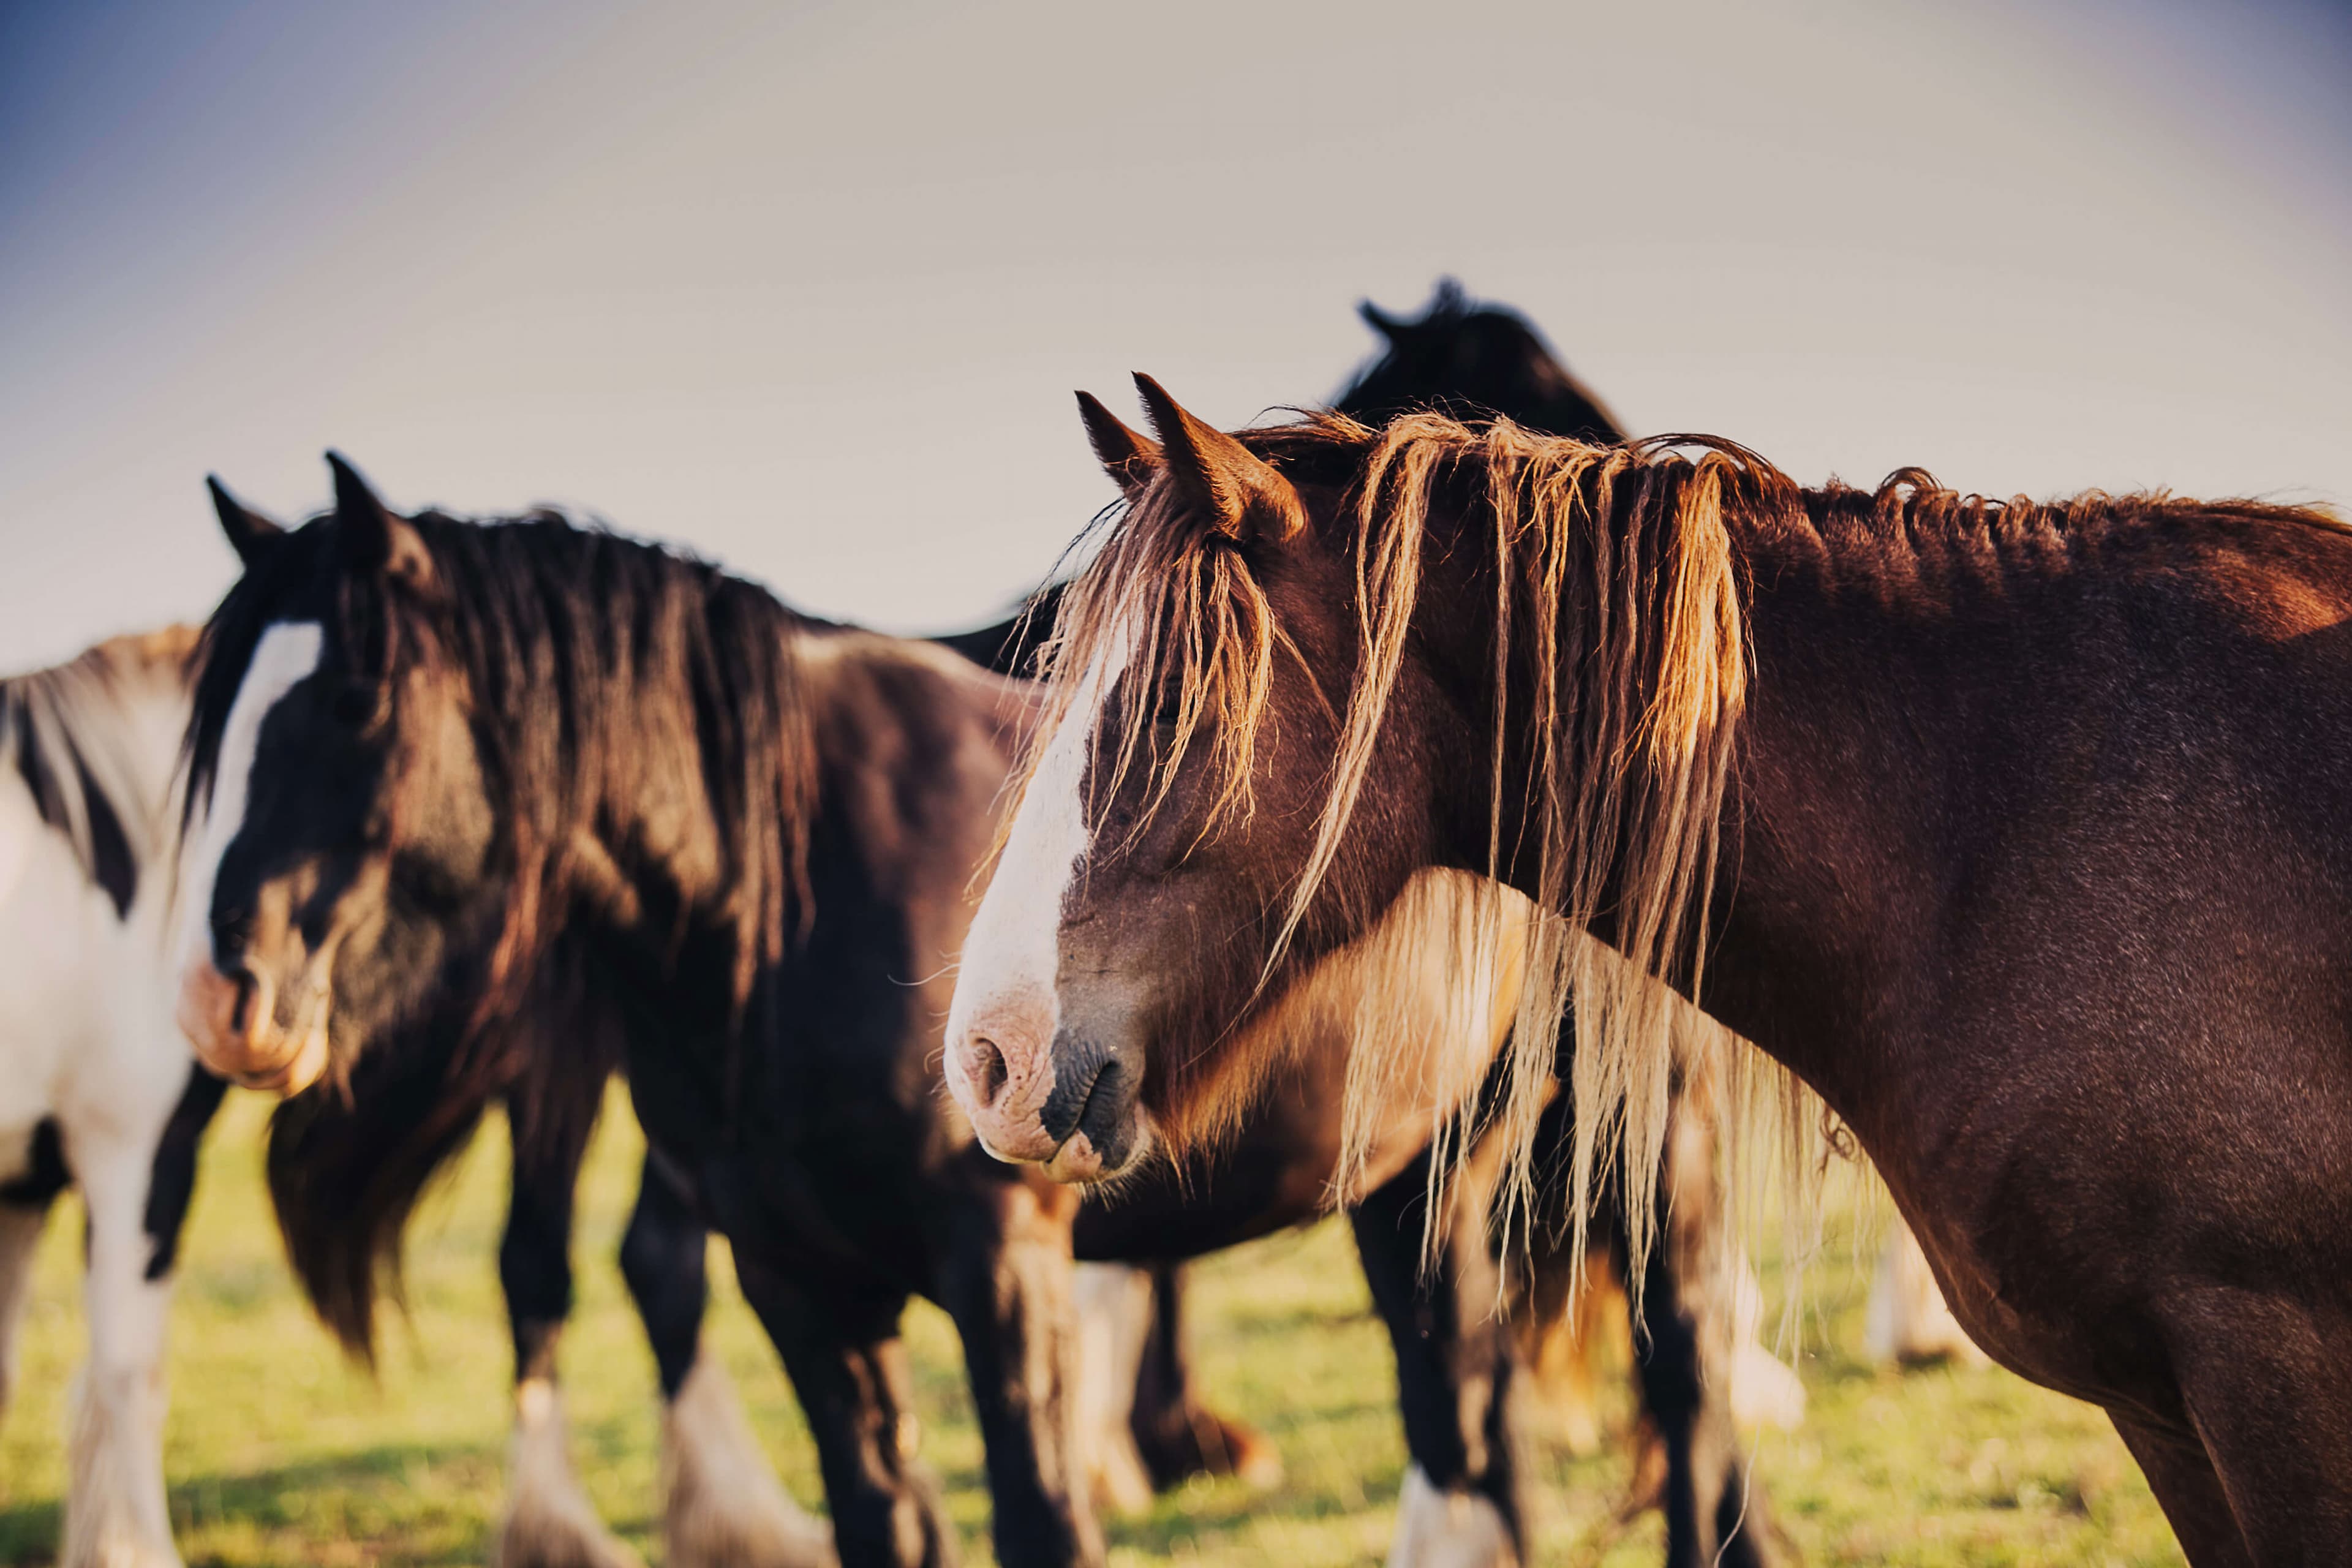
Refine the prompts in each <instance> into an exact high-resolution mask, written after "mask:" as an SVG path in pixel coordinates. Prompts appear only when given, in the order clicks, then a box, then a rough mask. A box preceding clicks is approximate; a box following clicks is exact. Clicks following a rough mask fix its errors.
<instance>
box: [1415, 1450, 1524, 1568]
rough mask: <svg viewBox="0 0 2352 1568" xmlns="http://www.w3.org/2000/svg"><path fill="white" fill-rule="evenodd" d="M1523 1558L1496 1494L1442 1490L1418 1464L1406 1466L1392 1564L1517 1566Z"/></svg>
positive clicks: (1435, 1567)
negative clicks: (1514, 1548)
mask: <svg viewBox="0 0 2352 1568" xmlns="http://www.w3.org/2000/svg"><path fill="white" fill-rule="evenodd" d="M1518 1561H1519V1554H1518V1553H1517V1552H1516V1551H1515V1550H1513V1549H1512V1546H1511V1531H1510V1527H1509V1526H1507V1525H1506V1524H1505V1523H1504V1522H1503V1510H1500V1509H1498V1508H1496V1506H1495V1502H1494V1500H1493V1499H1492V1498H1489V1497H1486V1496H1485V1495H1484V1494H1482V1493H1478V1492H1469V1491H1458V1492H1442V1491H1439V1490H1438V1489H1437V1487H1436V1485H1435V1483H1433V1481H1431V1480H1430V1479H1429V1477H1428V1476H1427V1475H1426V1474H1424V1473H1423V1470H1422V1468H1421V1467H1420V1466H1419V1465H1414V1466H1413V1467H1412V1468H1410V1469H1408V1470H1406V1471H1405V1474H1404V1489H1403V1490H1402V1492H1401V1493H1399V1494H1398V1497H1397V1523H1396V1538H1395V1540H1394V1541H1393V1542H1391V1543H1390V1546H1389V1568H1517V1564H1518Z"/></svg>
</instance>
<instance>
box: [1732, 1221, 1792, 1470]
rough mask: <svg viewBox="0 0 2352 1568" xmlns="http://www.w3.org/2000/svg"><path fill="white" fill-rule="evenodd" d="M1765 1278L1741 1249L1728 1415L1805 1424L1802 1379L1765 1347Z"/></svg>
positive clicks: (1767, 1423) (1776, 1426)
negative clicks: (1757, 1271)
mask: <svg viewBox="0 0 2352 1568" xmlns="http://www.w3.org/2000/svg"><path fill="white" fill-rule="evenodd" d="M1763 1329H1764V1282H1763V1281H1762V1280H1760V1279H1757V1278H1756V1266H1755V1265H1754V1264H1752V1263H1750V1262H1749V1261H1748V1254H1747V1252H1746V1250H1745V1249H1743V1250H1742V1251H1741V1252H1740V1254H1739V1258H1738V1266H1737V1267H1736V1268H1734V1269H1733V1271H1732V1276H1731V1343H1732V1352H1731V1418H1732V1419H1733V1420H1734V1421H1736V1422H1738V1424H1739V1425H1740V1426H1744V1427H1747V1428H1748V1430H1750V1431H1761V1430H1764V1429H1766V1428H1768V1427H1769V1428H1770V1429H1772V1430H1775V1431H1780V1432H1793V1431H1795V1430H1796V1429H1797V1428H1798V1427H1800V1426H1803V1425H1804V1424H1805V1380H1804V1379H1802V1378H1801V1377H1799V1376H1798V1375H1797V1374H1796V1373H1795V1371H1794V1370H1793V1369H1791V1368H1790V1366H1789V1364H1788V1363H1786V1362H1783V1361H1782V1360H1781V1359H1780V1357H1779V1356H1776V1355H1774V1354H1773V1353H1772V1352H1770V1351H1769V1350H1766V1349H1765V1348H1764V1342H1763V1339H1762V1337H1761V1336H1762V1333H1763Z"/></svg>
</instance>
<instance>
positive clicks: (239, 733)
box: [173, 621, 326, 973]
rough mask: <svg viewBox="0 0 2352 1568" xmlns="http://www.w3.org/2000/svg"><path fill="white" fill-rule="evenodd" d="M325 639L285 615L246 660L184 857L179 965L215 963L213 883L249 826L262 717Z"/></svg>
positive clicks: (313, 667)
mask: <svg viewBox="0 0 2352 1568" xmlns="http://www.w3.org/2000/svg"><path fill="white" fill-rule="evenodd" d="M325 643H326V637H325V633H324V632H323V631H322V630H321V629H320V626H319V623H318V622H316V621H281V622H279V623H278V624H277V625H276V626H271V627H269V628H268V630H266V631H264V632H263V633H262V634H261V641H260V642H259V643H258V644H257V645H256V647H254V650H253V661H252V662H251V663H250V664H248V665H247V666H246V669H245V679H244V680H243V681H242V682H241V683H240V684H239V685H238V687H237V689H236V701H235V702H233V703H231V704H230V705H229V710H228V721H227V722H226V724H224V725H223V726H222V727H221V742H220V752H219V755H218V757H217V759H216V760H215V764H214V768H213V791H212V803H211V805H209V806H207V807H206V808H205V813H204V823H203V826H202V827H201V828H200V829H199V830H198V831H197V832H196V833H195V834H194V836H193V837H192V838H191V839H190V841H189V845H188V847H187V848H185V849H184V851H183V852H182V853H183V857H184V858H182V860H181V862H180V940H179V943H178V946H177V949H176V951H175V952H174V954H173V957H174V958H175V960H176V961H177V967H178V971H179V972H180V973H186V971H187V968H188V966H189V965H190V964H192V963H211V962H212V914H213V885H214V883H215V881H216V880H217V879H219V876H220V865H221V859H222V858H223V857H224V856H226V854H227V853H228V847H229V846H230V845H231V844H233V843H235V842H236V835H237V830H238V829H239V828H241V827H243V826H245V810H246V804H247V798H248V796H249V795H250V794H251V791H252V787H253V760H254V753H255V752H257V751H258V750H259V749H260V747H261V726H262V721H264V720H266V719H268V717H269V711H270V710H271V709H273V708H275V707H277V706H278V703H279V702H281V701H283V700H285V697H286V694H287V693H288V692H289V691H291V690H292V689H294V688H295V687H296V686H298V685H299V684H301V682H303V681H304V680H306V679H309V678H310V676H311V675H312V674H314V673H316V671H317V670H318V668H319V659H320V655H321V653H322V652H323V650H324V647H325Z"/></svg>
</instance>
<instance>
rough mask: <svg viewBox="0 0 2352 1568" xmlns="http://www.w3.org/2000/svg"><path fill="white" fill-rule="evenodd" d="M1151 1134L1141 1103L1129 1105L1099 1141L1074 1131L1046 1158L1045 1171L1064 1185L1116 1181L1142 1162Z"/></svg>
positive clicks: (1084, 1132)
mask: <svg viewBox="0 0 2352 1568" xmlns="http://www.w3.org/2000/svg"><path fill="white" fill-rule="evenodd" d="M1152 1137H1153V1134H1152V1129H1151V1118H1150V1114H1149V1113H1148V1112H1147V1111H1145V1110H1143V1108H1142V1107H1140V1106H1133V1107H1130V1108H1129V1110H1127V1112H1126V1114H1125V1115H1124V1117H1123V1118H1122V1119H1121V1120H1120V1121H1119V1122H1118V1124H1117V1126H1116V1127H1115V1128H1114V1129H1113V1131H1111V1133H1110V1134H1109V1136H1108V1137H1106V1138H1105V1139H1104V1140H1103V1141H1102V1142H1101V1143H1100V1144H1099V1145H1097V1142H1095V1138H1094V1136H1093V1135H1092V1134H1091V1133H1089V1132H1087V1131H1083V1130H1081V1131H1076V1132H1073V1133H1071V1134H1070V1135H1069V1137H1068V1138H1066V1139H1065V1140H1064V1141H1063V1142H1062V1146H1061V1147H1060V1148H1058V1149H1056V1150H1055V1151H1054V1155H1053V1158H1052V1159H1050V1160H1047V1161H1046V1162H1045V1174H1046V1175H1047V1176H1048V1177H1050V1178H1051V1179H1052V1180H1054V1181H1056V1182H1060V1183H1062V1184H1064V1185H1065V1186H1091V1185H1093V1184H1096V1183H1098V1182H1110V1181H1116V1180H1118V1178H1119V1177H1121V1176H1123V1175H1126V1174H1127V1173H1129V1172H1130V1171H1132V1170H1134V1169H1135V1168H1136V1167H1137V1166H1139V1165H1140V1164H1141V1163H1143V1161H1144V1159H1145V1157H1146V1156H1147V1155H1149V1154H1150V1152H1151V1144H1152Z"/></svg>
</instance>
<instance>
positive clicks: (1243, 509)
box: [1135, 372, 1307, 543]
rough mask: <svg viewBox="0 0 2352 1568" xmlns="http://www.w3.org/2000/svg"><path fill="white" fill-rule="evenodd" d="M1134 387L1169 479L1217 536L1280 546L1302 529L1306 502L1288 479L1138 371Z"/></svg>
mask: <svg viewBox="0 0 2352 1568" xmlns="http://www.w3.org/2000/svg"><path fill="white" fill-rule="evenodd" d="M1135 386H1136V390H1137V391H1139V392H1140V393H1141V394H1142V395H1143V406H1144V408H1145V409H1146V410H1147V411H1148V412H1149V413H1150V416H1151V427H1152V428H1153V429H1154V430H1156V431H1158V432H1159V433H1160V445H1161V447H1162V448H1163V450H1164V451H1165V453H1166V457H1167V463H1168V472H1169V475H1170V477H1171V478H1172V479H1175V481H1176V484H1177V486H1178V488H1179V489H1181V490H1182V492H1183V494H1184V498H1185V500H1189V501H1191V502H1192V504H1193V505H1194V506H1196V507H1198V508H1200V510H1202V511H1204V512H1206V513H1208V515H1209V517H1210V520H1211V521H1212V523H1213V526H1214V527H1215V528H1216V530H1217V531H1218V532H1220V533H1226V534H1231V535H1232V536H1233V537H1234V538H1235V539H1247V538H1249V537H1250V536H1251V535H1252V534H1253V533H1254V532H1255V533H1262V534H1264V535H1265V536H1266V537H1268V538H1270V539H1272V540H1274V541H1275V542H1277V543H1280V542H1284V541H1286V540H1290V539H1295V538H1297V536H1298V534H1299V532H1300V531H1302V530H1304V529H1305V528H1306V526H1307V506H1306V503H1305V502H1303V501H1301V500H1299V499H1298V492H1297V490H1295V489H1292V488H1291V486H1290V481H1289V480H1288V479H1284V478H1283V477H1282V476H1281V475H1280V474H1277V473H1276V472H1275V471H1274V469H1273V468H1270V467H1268V466H1267V465H1266V464H1265V461H1264V460H1263V459H1262V458H1259V457H1258V455H1257V454H1256V453H1255V452H1253V451H1251V450H1250V449H1249V448H1248V447H1244V446H1243V445H1242V444H1241V443H1240V442H1239V441H1236V440H1234V438H1233V437H1231V436H1228V435H1226V434H1225V433H1224V432H1223V431H1222V430H1219V429H1216V428H1214V427H1213V426H1208V425H1203V424H1202V423H1201V421H1199V420H1198V419H1195V418H1193V417H1192V416H1191V415H1190V414H1187V413H1185V412H1184V410H1183V409H1181V407H1179V406H1177V403H1176V400H1175V399H1174V398H1172V397H1171V396H1169V395H1168V390H1167V388H1165V387H1163V386H1161V385H1160V384H1159V383H1158V382H1156V381H1154V380H1152V379H1151V378H1150V376H1148V375H1145V374H1142V373H1141V372H1138V373H1137V374H1136V377H1135Z"/></svg>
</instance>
